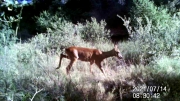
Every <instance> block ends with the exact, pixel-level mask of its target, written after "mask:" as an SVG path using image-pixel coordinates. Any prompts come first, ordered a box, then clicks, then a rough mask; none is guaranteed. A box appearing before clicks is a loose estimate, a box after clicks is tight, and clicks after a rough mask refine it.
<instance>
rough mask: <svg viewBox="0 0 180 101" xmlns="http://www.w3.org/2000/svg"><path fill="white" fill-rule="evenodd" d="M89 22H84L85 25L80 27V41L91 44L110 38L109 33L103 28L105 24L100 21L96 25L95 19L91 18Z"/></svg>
mask: <svg viewBox="0 0 180 101" xmlns="http://www.w3.org/2000/svg"><path fill="white" fill-rule="evenodd" d="M91 20H92V21H91V22H90V21H86V23H85V24H84V25H82V29H81V30H80V33H81V35H82V39H84V40H85V41H87V42H92V43H93V42H98V41H106V40H107V39H108V38H109V36H110V31H109V30H107V29H106V28H105V27H106V22H105V21H103V20H101V21H100V23H98V22H97V21H96V19H95V18H91Z"/></svg>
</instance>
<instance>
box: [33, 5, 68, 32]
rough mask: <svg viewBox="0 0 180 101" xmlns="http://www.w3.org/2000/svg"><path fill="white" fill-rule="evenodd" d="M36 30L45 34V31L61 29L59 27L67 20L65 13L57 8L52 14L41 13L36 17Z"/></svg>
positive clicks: (48, 12)
mask: <svg viewBox="0 0 180 101" xmlns="http://www.w3.org/2000/svg"><path fill="white" fill-rule="evenodd" d="M35 18H36V23H37V27H38V28H37V29H38V30H39V31H40V32H47V29H51V30H56V29H57V28H59V29H61V25H62V24H65V23H68V18H67V17H66V16H65V12H64V11H63V10H62V9H61V8H59V9H58V11H57V12H55V13H54V14H53V13H52V12H50V11H43V12H41V13H40V16H36V17H35Z"/></svg>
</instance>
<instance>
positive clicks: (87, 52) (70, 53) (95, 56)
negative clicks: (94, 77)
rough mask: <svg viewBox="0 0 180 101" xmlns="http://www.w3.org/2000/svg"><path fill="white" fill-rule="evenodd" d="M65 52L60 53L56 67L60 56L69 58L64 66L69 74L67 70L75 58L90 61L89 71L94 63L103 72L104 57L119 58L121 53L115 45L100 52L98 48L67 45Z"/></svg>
mask: <svg viewBox="0 0 180 101" xmlns="http://www.w3.org/2000/svg"><path fill="white" fill-rule="evenodd" d="M65 52H66V54H67V55H64V54H61V56H60V60H59V66H58V67H57V68H56V69H59V68H60V66H61V61H62V58H67V59H70V63H69V65H68V66H67V68H66V72H67V74H69V70H70V69H71V67H72V65H73V63H75V62H76V61H77V60H81V61H86V62H90V71H91V65H92V64H94V63H95V64H96V65H97V66H98V68H99V69H100V70H101V72H102V73H104V72H103V70H102V66H101V62H102V61H103V60H104V59H105V58H108V57H112V56H116V57H118V58H119V59H122V55H121V53H120V51H119V50H118V48H117V46H116V45H115V48H114V49H112V50H110V51H107V52H102V51H100V50H98V49H90V48H84V47H69V48H66V50H65ZM91 73H92V72H91Z"/></svg>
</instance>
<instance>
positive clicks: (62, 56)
mask: <svg viewBox="0 0 180 101" xmlns="http://www.w3.org/2000/svg"><path fill="white" fill-rule="evenodd" d="M63 58H68V56H67V55H64V54H61V55H60V59H59V66H58V67H57V68H56V69H59V68H60V67H61V61H62V59H63Z"/></svg>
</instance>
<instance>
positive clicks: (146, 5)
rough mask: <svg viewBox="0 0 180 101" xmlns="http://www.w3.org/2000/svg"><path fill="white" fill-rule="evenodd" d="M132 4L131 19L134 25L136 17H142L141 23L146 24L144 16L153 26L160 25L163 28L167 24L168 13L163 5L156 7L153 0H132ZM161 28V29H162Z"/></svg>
mask: <svg viewBox="0 0 180 101" xmlns="http://www.w3.org/2000/svg"><path fill="white" fill-rule="evenodd" d="M133 3H134V6H133V7H132V8H131V12H130V15H131V19H132V20H133V24H134V25H136V23H137V21H136V18H138V17H141V18H142V25H146V24H147V22H146V17H147V18H149V19H150V20H151V21H152V25H153V26H154V27H157V26H161V27H162V28H165V27H166V26H169V21H170V20H169V19H170V14H169V13H168V9H166V8H164V7H157V6H156V5H155V4H154V2H153V1H150V0H133ZM162 28H161V29H162Z"/></svg>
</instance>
